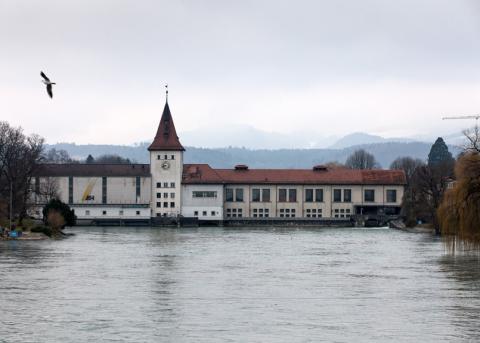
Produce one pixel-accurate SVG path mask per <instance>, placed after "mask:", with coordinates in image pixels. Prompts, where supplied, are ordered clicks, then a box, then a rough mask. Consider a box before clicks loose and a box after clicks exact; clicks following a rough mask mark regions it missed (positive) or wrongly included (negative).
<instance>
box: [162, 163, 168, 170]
mask: <svg viewBox="0 0 480 343" xmlns="http://www.w3.org/2000/svg"><path fill="white" fill-rule="evenodd" d="M168 168H170V163H168V162H167V161H164V162H162V169H165V170H167V169H168Z"/></svg>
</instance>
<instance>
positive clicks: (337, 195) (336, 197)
mask: <svg viewBox="0 0 480 343" xmlns="http://www.w3.org/2000/svg"><path fill="white" fill-rule="evenodd" d="M333 201H334V202H340V201H342V190H341V189H334V190H333Z"/></svg>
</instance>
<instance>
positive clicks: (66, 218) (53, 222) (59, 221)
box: [42, 199, 77, 230]
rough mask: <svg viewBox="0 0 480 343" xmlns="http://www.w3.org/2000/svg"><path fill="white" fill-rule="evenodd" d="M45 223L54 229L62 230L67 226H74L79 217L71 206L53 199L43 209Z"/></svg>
mask: <svg viewBox="0 0 480 343" xmlns="http://www.w3.org/2000/svg"><path fill="white" fill-rule="evenodd" d="M42 213H43V222H44V223H45V224H46V225H50V226H51V227H52V228H53V229H56V230H59V229H60V230H61V229H63V228H64V227H65V226H74V225H75V223H76V221H77V217H76V216H75V213H74V212H73V210H72V209H70V206H68V205H67V204H65V203H63V202H62V201H61V200H58V199H52V200H50V201H49V202H48V204H46V205H45V207H44V208H43V211H42Z"/></svg>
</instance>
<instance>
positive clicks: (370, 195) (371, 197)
mask: <svg viewBox="0 0 480 343" xmlns="http://www.w3.org/2000/svg"><path fill="white" fill-rule="evenodd" d="M364 201H366V202H374V201H375V190H374V189H366V190H365V192H364Z"/></svg>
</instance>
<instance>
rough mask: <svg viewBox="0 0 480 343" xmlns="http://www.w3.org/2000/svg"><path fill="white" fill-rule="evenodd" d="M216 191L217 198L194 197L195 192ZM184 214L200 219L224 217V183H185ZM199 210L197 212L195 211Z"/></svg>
mask: <svg viewBox="0 0 480 343" xmlns="http://www.w3.org/2000/svg"><path fill="white" fill-rule="evenodd" d="M202 191H209V192H216V194H217V197H215V198H194V197H193V192H202ZM182 202H183V203H182V215H183V216H184V217H198V218H199V219H203V220H205V219H214V220H221V219H223V185H184V186H183V187H182ZM195 212H197V213H195Z"/></svg>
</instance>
